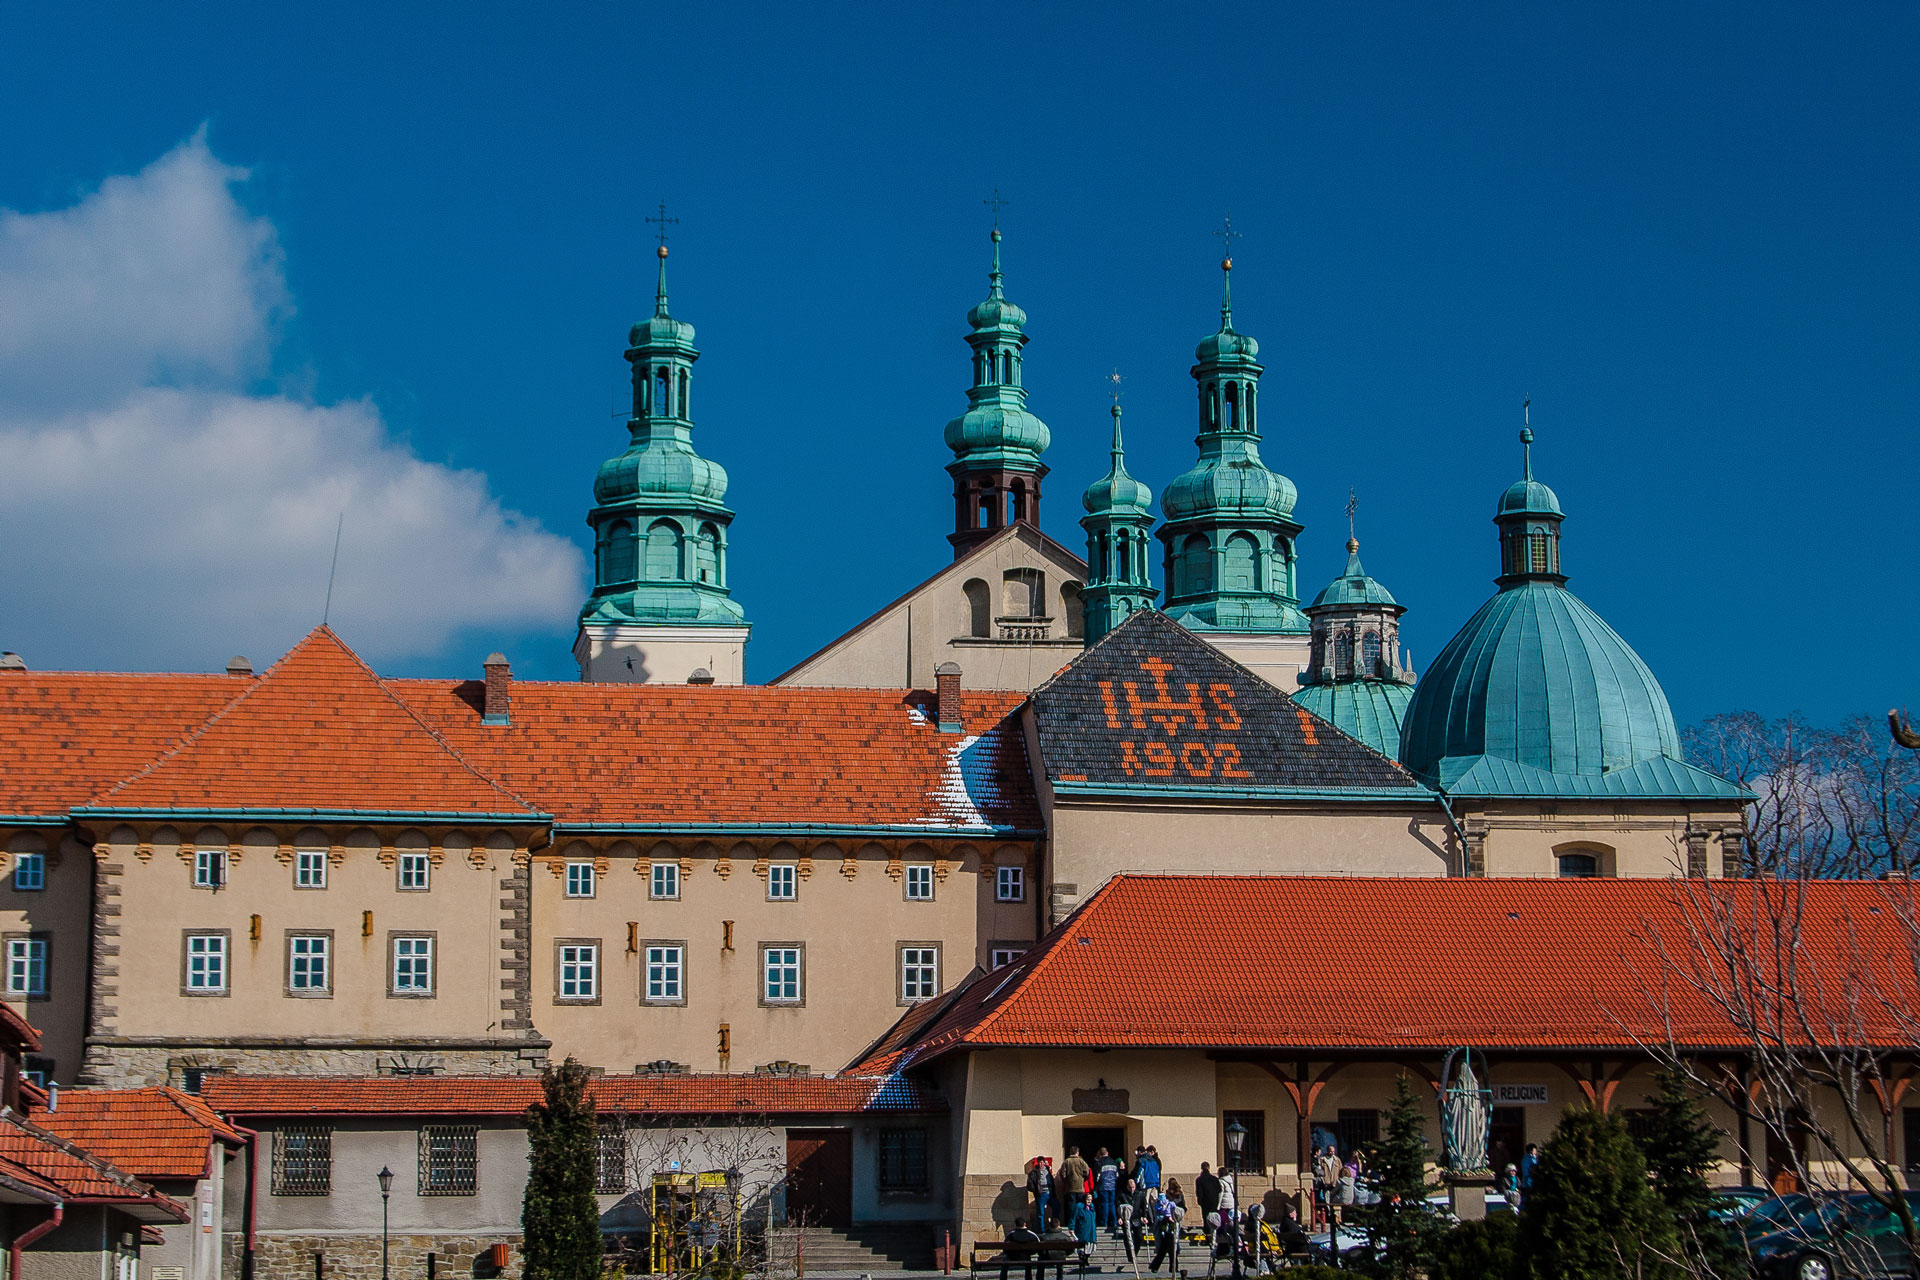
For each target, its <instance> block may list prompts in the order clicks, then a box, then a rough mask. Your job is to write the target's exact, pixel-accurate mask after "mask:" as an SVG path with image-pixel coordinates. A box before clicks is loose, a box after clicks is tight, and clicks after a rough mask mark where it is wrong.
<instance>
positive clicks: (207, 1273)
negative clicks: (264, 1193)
mask: <svg viewBox="0 0 1920 1280" xmlns="http://www.w3.org/2000/svg"><path fill="white" fill-rule="evenodd" d="M214 1153H215V1154H214V1160H215V1162H216V1163H215V1165H214V1168H215V1170H216V1173H215V1175H214V1176H212V1177H207V1178H199V1179H158V1180H154V1183H153V1186H154V1189H155V1190H156V1191H159V1192H161V1193H162V1194H163V1195H169V1196H172V1197H173V1198H174V1199H175V1200H178V1201H179V1202H180V1203H181V1204H184V1205H186V1206H187V1208H188V1209H190V1210H191V1211H192V1213H193V1221H192V1222H189V1223H187V1224H186V1225H185V1226H168V1227H166V1228H164V1229H163V1231H162V1234H163V1235H164V1236H165V1237H166V1238H165V1240H164V1241H163V1242H162V1243H160V1244H150V1245H148V1246H146V1247H145V1248H144V1249H143V1250H142V1251H141V1254H140V1267H141V1270H142V1271H143V1272H144V1273H146V1274H148V1275H151V1274H152V1271H153V1268H155V1267H180V1268H181V1269H182V1270H183V1271H184V1272H185V1274H186V1276H187V1278H188V1280H220V1255H221V1247H222V1241H221V1231H222V1225H221V1224H222V1223H224V1222H225V1221H226V1192H227V1179H226V1176H225V1166H226V1165H227V1164H228V1163H229V1156H230V1152H229V1149H228V1148H225V1147H221V1146H217V1145H216V1146H215V1147H214ZM231 1160H232V1163H233V1164H234V1165H235V1166H236V1167H238V1168H244V1167H245V1157H244V1156H240V1155H238V1154H232V1155H231Z"/></svg>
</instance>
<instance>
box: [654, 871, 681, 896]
mask: <svg viewBox="0 0 1920 1280" xmlns="http://www.w3.org/2000/svg"><path fill="white" fill-rule="evenodd" d="M653 896H654V897H656V898H661V899H671V898H678V897H679V896H680V864H679V863H677V862H656V863H654V864H653Z"/></svg>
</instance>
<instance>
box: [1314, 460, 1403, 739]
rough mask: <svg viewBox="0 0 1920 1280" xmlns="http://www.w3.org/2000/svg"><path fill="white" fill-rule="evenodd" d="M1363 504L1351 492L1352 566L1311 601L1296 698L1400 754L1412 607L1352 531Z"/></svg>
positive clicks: (1349, 558) (1349, 560) (1360, 736)
mask: <svg viewBox="0 0 1920 1280" xmlns="http://www.w3.org/2000/svg"><path fill="white" fill-rule="evenodd" d="M1357 506H1358V501H1357V499H1356V498H1355V497H1354V496H1353V493H1352V491H1348V494H1347V522H1348V527H1349V536H1348V538H1347V567H1346V570H1345V572H1343V573H1342V574H1341V575H1340V576H1339V577H1337V578H1335V579H1334V580H1333V581H1332V582H1330V583H1328V584H1327V586H1326V588H1325V589H1324V590H1322V591H1321V592H1320V594H1319V595H1317V596H1315V597H1314V600H1313V603H1312V604H1310V605H1308V606H1307V608H1306V614H1307V617H1309V618H1311V619H1312V620H1313V632H1312V635H1313V639H1312V647H1311V650H1310V655H1309V657H1308V661H1307V666H1306V668H1305V669H1304V670H1302V671H1301V673H1300V688H1299V689H1298V690H1297V691H1296V692H1295V693H1294V695H1293V697H1294V701H1295V702H1298V703H1299V704H1300V705H1301V706H1303V707H1305V708H1306V709H1307V710H1309V711H1311V712H1313V713H1314V714H1315V715H1317V716H1320V717H1322V718H1324V719H1327V720H1331V721H1332V722H1333V723H1334V724H1335V725H1336V726H1337V727H1339V728H1340V729H1341V730H1343V731H1345V732H1346V733H1350V734H1352V735H1353V736H1354V737H1356V738H1358V739H1360V741H1362V742H1364V743H1366V744H1367V745H1368V746H1370V747H1372V748H1373V749H1374V750H1375V751H1378V752H1379V753H1380V754H1381V755H1384V756H1388V757H1398V755H1399V754H1400V723H1401V720H1402V719H1403V718H1404V716H1405V714H1406V710H1407V704H1408V703H1409V702H1411V701H1412V700H1413V671H1412V670H1411V665H1412V664H1411V663H1410V662H1409V661H1408V660H1407V658H1406V656H1405V655H1404V654H1403V653H1402V652H1401V649H1400V617H1401V615H1402V614H1404V613H1405V612H1406V609H1405V608H1404V607H1403V606H1402V605H1400V604H1399V603H1398V602H1397V601H1395V600H1394V598H1393V595H1392V593H1391V592H1389V591H1388V590H1387V589H1386V588H1385V587H1383V586H1381V585H1380V584H1379V583H1378V582H1376V581H1375V580H1374V579H1373V577H1372V575H1370V574H1369V573H1368V572H1367V571H1366V568H1365V566H1363V565H1362V564H1361V563H1360V540H1359V539H1358V538H1355V537H1353V536H1351V527H1352V522H1353V512H1354V509H1355V508H1356V507H1357Z"/></svg>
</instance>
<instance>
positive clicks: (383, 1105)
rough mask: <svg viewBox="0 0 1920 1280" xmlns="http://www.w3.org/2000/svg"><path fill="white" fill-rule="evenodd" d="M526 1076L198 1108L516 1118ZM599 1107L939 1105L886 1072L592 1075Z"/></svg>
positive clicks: (528, 1084)
mask: <svg viewBox="0 0 1920 1280" xmlns="http://www.w3.org/2000/svg"><path fill="white" fill-rule="evenodd" d="M540 1096H541V1094H540V1081H539V1080H538V1079H537V1078H536V1077H532V1076H256V1075H246V1074H242V1073H237V1072H234V1073H228V1072H222V1073H221V1074H219V1075H215V1076H209V1077H208V1078H207V1081H206V1085H205V1087H204V1090H203V1092H202V1094H201V1097H202V1099H203V1100H204V1101H205V1102H206V1104H207V1105H208V1106H210V1107H212V1108H214V1109H215V1110H216V1111H219V1112H222V1113H223V1114H226V1115H230V1116H242V1117H245V1116H295V1115H434V1116H440V1115H476V1116H518V1115H520V1114H522V1113H523V1112H525V1111H526V1109H527V1108H528V1107H529V1106H531V1105H533V1104H534V1103H535V1102H538V1101H539V1100H540ZM588 1096H590V1097H591V1098H592V1099H593V1101H594V1103H595V1105H596V1106H598V1107H599V1108H600V1109H601V1110H603V1111H609V1112H613V1111H618V1112H628V1113H636V1114H637V1113H650V1114H655V1115H795V1114H807V1113H850V1112H867V1111H944V1110H946V1103H945V1102H944V1101H942V1100H941V1099H940V1098H939V1096H938V1095H937V1094H935V1093H933V1092H931V1091H929V1090H928V1089H927V1088H926V1087H925V1086H924V1085H920V1084H917V1083H913V1082H909V1081H903V1080H899V1079H896V1078H892V1077H887V1076H876V1075H867V1076H774V1075H724V1076H723V1075H683V1076H600V1077H597V1078H595V1079H594V1080H593V1081H592V1083H591V1084H590V1085H589V1086H588Z"/></svg>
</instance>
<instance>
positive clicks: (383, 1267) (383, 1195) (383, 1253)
mask: <svg viewBox="0 0 1920 1280" xmlns="http://www.w3.org/2000/svg"><path fill="white" fill-rule="evenodd" d="M375 1176H376V1177H378V1178H379V1179H380V1280H387V1197H388V1196H389V1195H391V1194H392V1192H393V1170H391V1169H389V1168H387V1166H385V1165H381V1166H380V1172H379V1173H378V1174H376V1175H375Z"/></svg>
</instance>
